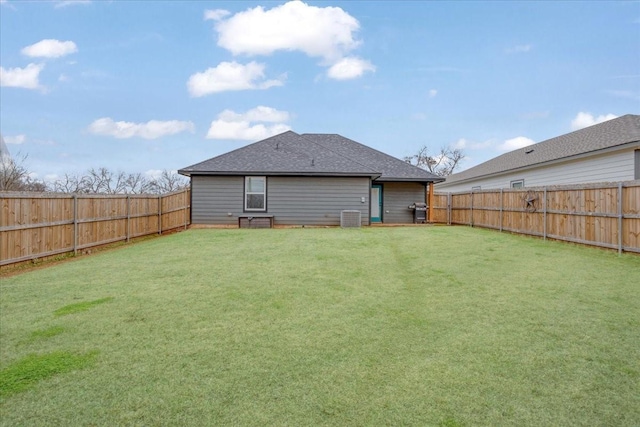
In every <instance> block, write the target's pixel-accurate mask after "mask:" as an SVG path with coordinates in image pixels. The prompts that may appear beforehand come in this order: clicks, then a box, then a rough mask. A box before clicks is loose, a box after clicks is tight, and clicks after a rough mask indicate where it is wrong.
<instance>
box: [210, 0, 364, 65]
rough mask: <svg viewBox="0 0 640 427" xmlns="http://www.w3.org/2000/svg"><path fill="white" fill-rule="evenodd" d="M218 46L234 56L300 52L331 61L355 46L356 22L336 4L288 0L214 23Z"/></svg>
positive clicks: (259, 7) (357, 27)
mask: <svg viewBox="0 0 640 427" xmlns="http://www.w3.org/2000/svg"><path fill="white" fill-rule="evenodd" d="M215 28H216V30H217V31H218V46H220V47H222V48H224V49H227V50H229V51H230V52H232V53H233V54H234V55H239V54H247V55H270V54H272V53H273V52H276V51H279V50H285V51H300V52H304V53H305V54H307V55H309V56H311V57H320V58H324V59H326V60H327V61H329V62H335V61H336V60H338V59H340V58H341V57H342V56H344V55H345V54H346V53H348V52H350V51H351V50H353V49H355V48H356V47H357V46H358V45H359V44H360V42H359V41H357V40H356V39H355V38H354V34H355V33H356V32H357V31H358V30H359V28H360V24H359V23H358V21H357V20H356V19H355V18H354V17H352V16H351V15H349V14H348V13H347V12H345V11H344V10H342V9H341V8H339V7H315V6H309V5H307V4H306V3H304V2H302V1H290V2H288V3H285V4H283V5H280V6H277V7H274V8H273V9H270V10H265V9H263V8H262V7H261V6H257V7H255V8H252V9H247V10H246V11H244V12H239V13H236V14H235V15H233V16H232V17H231V18H229V19H227V20H224V21H220V22H218V23H217V24H216V26H215Z"/></svg>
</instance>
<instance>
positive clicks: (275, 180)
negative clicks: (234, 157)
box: [191, 176, 370, 225]
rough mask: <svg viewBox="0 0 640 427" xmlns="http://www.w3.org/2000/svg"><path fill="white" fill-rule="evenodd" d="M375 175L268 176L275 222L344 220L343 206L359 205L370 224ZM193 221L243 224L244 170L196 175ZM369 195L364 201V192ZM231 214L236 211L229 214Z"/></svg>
mask: <svg viewBox="0 0 640 427" xmlns="http://www.w3.org/2000/svg"><path fill="white" fill-rule="evenodd" d="M369 183H370V180H369V178H337V177H336V178H334V177H273V176H272V177H267V211H266V212H259V213H255V214H256V215H259V214H268V215H273V218H274V224H275V225H340V211H342V210H359V211H360V212H361V213H362V225H368V224H369ZM191 185H192V190H193V191H192V193H191V194H192V196H191V197H192V207H191V212H192V213H191V216H192V222H193V224H217V225H238V217H239V216H242V215H251V213H244V212H243V208H244V177H243V176H193V177H192V178H191ZM363 197H364V202H362V198H363ZM229 214H231V215H229Z"/></svg>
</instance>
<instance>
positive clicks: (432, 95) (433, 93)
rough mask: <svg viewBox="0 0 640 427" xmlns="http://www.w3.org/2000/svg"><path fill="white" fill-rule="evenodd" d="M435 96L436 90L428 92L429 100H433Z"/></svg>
mask: <svg viewBox="0 0 640 427" xmlns="http://www.w3.org/2000/svg"><path fill="white" fill-rule="evenodd" d="M436 95H438V90H437V89H431V90H429V98H435V97H436Z"/></svg>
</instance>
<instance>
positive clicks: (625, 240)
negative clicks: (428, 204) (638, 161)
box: [430, 181, 640, 253]
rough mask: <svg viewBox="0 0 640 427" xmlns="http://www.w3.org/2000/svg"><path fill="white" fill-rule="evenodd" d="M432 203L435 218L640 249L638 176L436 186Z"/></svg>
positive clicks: (588, 243)
mask: <svg viewBox="0 0 640 427" xmlns="http://www.w3.org/2000/svg"><path fill="white" fill-rule="evenodd" d="M433 204H434V206H433V212H434V215H433V218H431V219H430V220H431V221H432V222H436V223H444V224H466V225H471V226H474V227H483V228H491V229H496V230H500V231H502V230H505V231H510V232H513V233H519V234H528V235H532V236H539V237H542V238H543V239H546V238H551V239H556V240H564V241H569V242H574V243H582V244H586V245H592V246H599V247H604V248H610V249H617V250H618V251H619V252H622V251H627V252H637V253H640V181H628V182H616V183H600V184H592V185H573V186H553V187H532V188H524V189H501V190H478V191H470V192H464V193H438V192H435V193H434V195H433Z"/></svg>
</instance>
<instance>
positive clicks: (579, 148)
mask: <svg viewBox="0 0 640 427" xmlns="http://www.w3.org/2000/svg"><path fill="white" fill-rule="evenodd" d="M638 141H640V116H638V115H632V114H627V115H625V116H622V117H618V118H617V119H613V120H609V121H606V122H603V123H600V124H597V125H593V126H589V127H587V128H584V129H580V130H577V131H575V132H571V133H568V134H565V135H561V136H558V137H556V138H551V139H547V140H546V141H542V142H539V143H537V144H533V145H529V146H527V147H524V148H519V149H517V150H513V151H510V152H508V153H505V154H503V155H501V156H498V157H495V158H493V159H491V160H488V161H486V162H484V163H481V164H479V165H477V166H474V167H472V168H469V169H467V170H465V171H462V172H459V173H456V174H453V175H449V176H448V177H447V180H446V182H445V184H452V183H454V182H460V181H465V180H470V179H476V178H482V177H486V176H489V175H493V174H496V173H501V172H509V171H513V170H516V169H521V168H525V167H533V166H536V165H539V164H542V163H547V162H551V161H557V160H562V159H568V158H571V157H574V156H578V155H584V154H588V153H594V152H597V151H600V150H605V149H610V148H613V147H618V146H624V145H626V144H633V143H637V142H638Z"/></svg>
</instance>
